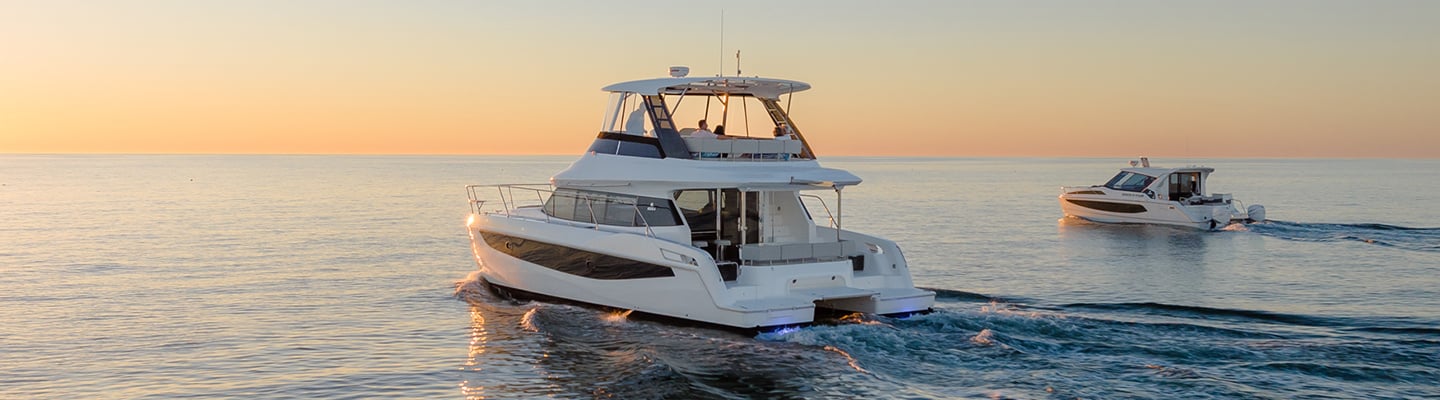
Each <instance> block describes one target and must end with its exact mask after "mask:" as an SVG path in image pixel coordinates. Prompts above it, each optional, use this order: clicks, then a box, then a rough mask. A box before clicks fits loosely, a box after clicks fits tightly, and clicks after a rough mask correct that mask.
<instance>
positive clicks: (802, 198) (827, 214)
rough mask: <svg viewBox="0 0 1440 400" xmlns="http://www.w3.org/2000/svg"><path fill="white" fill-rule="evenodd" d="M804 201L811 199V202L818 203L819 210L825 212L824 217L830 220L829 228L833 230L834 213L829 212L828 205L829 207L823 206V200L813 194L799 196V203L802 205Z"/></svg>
mask: <svg viewBox="0 0 1440 400" xmlns="http://www.w3.org/2000/svg"><path fill="white" fill-rule="evenodd" d="M806 199H811V200H815V201H818V202H820V209H822V210H825V216H826V217H828V218H830V225H829V226H830V227H831V228H834V227H835V213H832V212H830V205H829V204H825V199H824V198H822V197H820V196H816V195H813V194H801V195H800V202H801V203H802V204H803V203H805V200H806ZM806 208H809V207H806Z"/></svg>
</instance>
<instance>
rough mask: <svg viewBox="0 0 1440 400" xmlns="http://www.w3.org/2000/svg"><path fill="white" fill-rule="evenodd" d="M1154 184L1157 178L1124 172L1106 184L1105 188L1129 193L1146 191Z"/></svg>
mask: <svg viewBox="0 0 1440 400" xmlns="http://www.w3.org/2000/svg"><path fill="white" fill-rule="evenodd" d="M1152 182H1155V177H1153V176H1145V175H1141V174H1137V173H1134V172H1129V171H1123V172H1120V173H1119V174H1116V175H1115V177H1114V178H1110V181H1109V182H1106V183H1105V187H1107V188H1111V189H1115V190H1124V191H1127V192H1138V191H1141V190H1145V188H1146V187H1149V186H1150V183H1152Z"/></svg>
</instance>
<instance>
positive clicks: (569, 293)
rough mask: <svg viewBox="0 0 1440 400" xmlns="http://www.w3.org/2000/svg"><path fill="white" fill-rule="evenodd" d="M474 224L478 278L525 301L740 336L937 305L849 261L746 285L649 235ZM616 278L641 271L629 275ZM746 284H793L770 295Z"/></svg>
mask: <svg viewBox="0 0 1440 400" xmlns="http://www.w3.org/2000/svg"><path fill="white" fill-rule="evenodd" d="M470 221H471V222H470V228H469V232H470V239H471V248H472V251H473V253H474V255H475V258H476V262H477V263H478V265H479V266H480V275H481V279H483V280H484V281H485V282H487V283H488V284H490V285H494V286H499V287H501V288H504V289H512V290H514V291H518V292H519V293H522V294H529V295H534V296H527V297H540V298H542V299H543V298H551V299H559V300H564V301H568V302H575V303H582V304H588V305H594V306H600V307H606V308H614V309H624V310H633V311H636V312H641V313H644V314H649V315H654V316H660V317H667V318H674V319H680V320H687V321H695V322H701V323H705V324H713V325H718V326H723V327H728V328H738V329H765V328H773V327H783V326H793V325H804V324H809V323H812V322H813V321H814V320H815V315H816V309H817V307H825V308H834V309H840V310H847V311H855V312H869V313H876V314H905V313H913V312H922V311H927V310H929V309H930V307H932V306H933V304H934V295H935V294H934V292H931V291H926V290H920V289H915V288H913V287H887V286H886V285H884V284H879V285H872V286H875V287H865V286H866V285H865V284H866V283H873V282H880V281H878V280H873V279H872V280H870V281H867V280H866V279H869V278H866V277H863V276H855V275H853V271H852V265H851V263H850V262H849V261H848V260H846V261H832V262H815V263H808V264H796V265H784V266H772V267H750V266H739V267H738V268H739V270H740V272H739V274H740V275H741V276H742V279H739V280H737V281H726V280H725V278H724V277H723V276H722V275H721V273H720V270H719V268H717V267H716V266H715V263H714V261H713V259H711V258H710V256H709V255H708V254H706V253H705V252H704V251H702V250H701V249H698V248H695V247H692V246H687V245H684V244H680V243H675V242H671V241H666V240H661V239H657V238H655V237H651V236H649V235H646V234H644V233H643V232H638V233H633V232H609V231H604V230H596V229H587V228H580V227H575V226H569V225H562V224H555V223H547V222H545V221H536V220H531V219H524V218H511V217H506V216H503V215H494V214H472V216H471V219H470ZM537 243H543V244H544V245H547V246H558V247H559V248H563V249H564V250H560V249H557V248H546V247H543V246H542V245H540V244H537ZM562 243H563V244H564V245H563V246H562V245H560V244H562ZM526 249H535V250H534V251H526ZM555 253H568V255H563V256H555V255H554V254H555ZM539 255H546V256H544V257H542V256H539ZM617 260H619V261H617ZM618 270H635V271H644V272H643V273H638V274H631V275H625V274H620V273H616V271H618ZM907 276H908V275H907ZM746 280H755V281H760V282H781V283H790V284H791V285H790V286H789V287H783V286H781V287H764V285H750V284H746V282H745V281H746ZM872 281H873V282H872ZM852 285H853V286H852Z"/></svg>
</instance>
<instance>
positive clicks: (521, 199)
mask: <svg viewBox="0 0 1440 400" xmlns="http://www.w3.org/2000/svg"><path fill="white" fill-rule="evenodd" d="M490 188H493V189H496V192H495V193H497V194H498V200H499V204H495V203H494V202H493V201H489V200H493V199H489V200H487V198H486V196H485V195H483V194H482V191H483V190H487V189H490ZM465 191H466V193H467V195H468V197H469V198H470V211H471V212H472V213H475V214H495V215H504V216H505V217H506V218H525V219H537V218H532V217H527V216H522V215H517V214H515V210H518V209H520V208H527V207H533V208H543V207H544V206H545V203H546V202H548V201H549V200H550V197H552V196H567V197H570V198H573V199H575V201H576V203H579V202H582V201H583V202H584V203H585V207H586V208H588V211H589V212H588V213H587V214H589V215H590V220H589V221H579V220H573V219H566V218H557V217H552V216H551V215H550V213H548V212H545V211H544V210H541V211H540V215H543V216H544V218H543V221H545V222H550V223H556V222H563V223H566V224H584V225H589V227H591V228H593V229H595V230H604V231H613V232H633V231H630V230H626V229H620V228H622V226H619V225H610V224H605V223H602V222H601V221H600V220H599V219H598V218H597V217H596V215H597V213H596V212H595V210H596V208H597V207H596V203H597V202H598V201H603V202H604V203H603V204H601V205H600V207H610V206H612V205H617V204H618V205H620V206H621V207H622V208H623V207H626V206H628V207H630V208H631V209H632V210H634V212H635V213H634V214H632V215H633V217H632V221H633V220H634V219H638V220H639V222H640V224H639V225H634V224H632V225H629V226H623V227H628V228H644V231H645V236H647V237H651V238H654V237H655V231H654V229H652V228H651V227H650V221H649V220H647V219H646V218H645V213H644V212H642V211H641V209H640V203H639V198H638V197H636V196H627V195H620V194H610V193H606V194H595V193H556V192H555V190H553V189H551V186H550V185H549V184H524V183H507V184H493V185H466V186H465ZM516 192H519V194H517V193H516ZM532 195H533V197H532ZM487 203H488V204H489V205H488V206H487Z"/></svg>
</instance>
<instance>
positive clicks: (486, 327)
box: [457, 284, 886, 399]
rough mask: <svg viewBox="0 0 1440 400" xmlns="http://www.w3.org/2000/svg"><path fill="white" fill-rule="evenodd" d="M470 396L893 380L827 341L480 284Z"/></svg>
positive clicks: (467, 383)
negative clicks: (776, 337)
mask: <svg viewBox="0 0 1440 400" xmlns="http://www.w3.org/2000/svg"><path fill="white" fill-rule="evenodd" d="M473 286H474V287H475V289H473V290H460V291H457V295H458V296H460V297H461V298H462V299H463V300H465V301H466V302H468V303H469V304H470V324H471V329H470V343H469V355H468V357H467V359H466V362H465V366H464V367H463V368H462V371H463V374H464V377H465V380H464V381H463V382H461V384H460V386H461V389H462V391H463V392H464V394H465V396H466V397H467V398H474V399H479V398H486V397H498V398H516V397H519V398H525V397H542V396H544V397H576V396H578V397H614V398H747V397H765V398H801V397H815V396H820V397H826V396H830V395H837V396H842V397H845V396H861V397H866V396H873V395H876V394H879V393H885V392H886V390H882V389H878V388H877V387H876V385H877V384H879V385H886V384H885V383H884V382H880V381H877V380H875V379H874V378H873V377H871V376H869V375H867V374H865V373H864V372H863V371H864V369H863V367H862V366H861V365H859V361H857V360H856V359H855V358H852V357H849V356H848V354H846V353H845V352H843V351H835V349H827V348H824V347H823V346H821V347H816V346H804V345H797V344H793V343H775V342H766V341H759V340H756V339H755V338H753V337H750V336H745V335H740V334H736V333H732V332H729V331H721V330H714V329H708V328H703V327H690V326H677V325H673V324H668V323H662V322H656V321H650V320H647V319H643V318H642V319H638V320H637V319H635V317H636V316H632V315H629V313H626V312H606V311H600V310H596V309H591V308H586V307H579V306H572V305H567V304H555V303H546V302H528V303H514V302H510V301H507V300H502V299H498V298H495V297H494V296H493V295H491V294H490V293H488V291H484V290H483V289H480V285H479V284H473Z"/></svg>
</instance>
